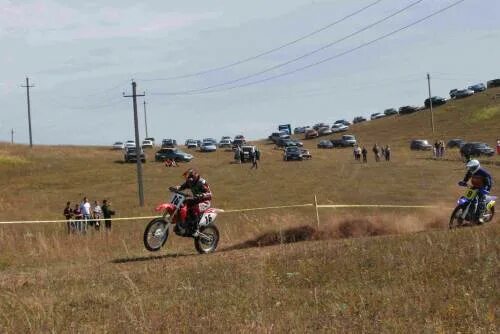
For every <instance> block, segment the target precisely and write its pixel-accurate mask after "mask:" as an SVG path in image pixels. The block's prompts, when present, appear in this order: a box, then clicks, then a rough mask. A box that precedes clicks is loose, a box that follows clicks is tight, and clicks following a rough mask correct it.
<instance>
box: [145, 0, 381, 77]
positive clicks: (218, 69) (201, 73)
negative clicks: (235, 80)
mask: <svg viewBox="0 0 500 334" xmlns="http://www.w3.org/2000/svg"><path fill="white" fill-rule="evenodd" d="M382 1H383V0H377V1H374V2H372V3H370V4H368V5H366V6H364V7H362V8H360V9H358V10H356V11H354V12H352V13H350V14H348V15H346V16H344V17H342V18H341V19H338V20H337V21H334V22H332V23H329V24H327V25H326V26H323V27H321V28H319V29H317V30H314V31H312V32H310V33H308V34H306V35H304V36H301V37H299V38H297V39H294V40H292V41H290V42H287V43H285V44H282V45H280V46H278V47H275V48H273V49H270V50H267V51H264V52H261V53H258V54H256V55H254V56H251V57H248V58H245V59H242V60H238V61H235V62H233V63H230V64H227V65H223V66H218V67H214V68H210V69H206V70H202V71H198V72H194V73H190V74H184V75H178V76H172V77H167V78H156V79H138V80H141V81H145V82H146V81H169V80H178V79H186V78H191V77H196V76H202V75H205V74H209V73H213V72H216V71H221V70H225V69H228V68H231V67H234V66H237V65H241V64H244V63H247V62H249V61H252V60H255V59H258V58H261V57H263V56H267V55H268V54H271V53H273V52H276V51H279V50H281V49H284V48H286V47H288V46H290V45H293V44H296V43H298V42H300V41H303V40H305V39H307V38H310V37H312V36H314V35H317V34H319V33H320V32H322V31H325V30H327V29H329V28H331V27H333V26H335V25H337V24H339V23H342V22H344V21H346V20H347V19H349V18H351V17H354V16H356V15H358V14H360V13H362V12H364V11H365V10H367V9H369V8H371V7H373V6H375V5H377V4H378V3H380V2H382Z"/></svg>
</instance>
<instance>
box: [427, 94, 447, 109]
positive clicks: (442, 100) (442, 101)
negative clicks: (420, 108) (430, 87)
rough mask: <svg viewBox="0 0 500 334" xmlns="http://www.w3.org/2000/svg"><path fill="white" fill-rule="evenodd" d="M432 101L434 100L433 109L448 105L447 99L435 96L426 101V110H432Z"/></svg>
mask: <svg viewBox="0 0 500 334" xmlns="http://www.w3.org/2000/svg"><path fill="white" fill-rule="evenodd" d="M431 100H432V106H433V107H437V106H440V105H443V104H446V99H445V98H443V97H439V96H433V97H432V98H431V99H429V98H426V99H425V101H424V105H425V107H426V108H430V106H431V102H430V101H431Z"/></svg>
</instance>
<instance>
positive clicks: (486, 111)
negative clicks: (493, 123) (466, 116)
mask: <svg viewBox="0 0 500 334" xmlns="http://www.w3.org/2000/svg"><path fill="white" fill-rule="evenodd" d="M497 116H500V106H499V105H497V106H491V107H486V108H483V109H479V110H477V111H475V112H474V113H473V114H472V115H471V121H473V122H481V121H488V120H490V119H492V118H494V117H497Z"/></svg>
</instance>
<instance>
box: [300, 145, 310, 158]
mask: <svg viewBox="0 0 500 334" xmlns="http://www.w3.org/2000/svg"><path fill="white" fill-rule="evenodd" d="M300 152H301V153H302V158H303V159H306V160H309V159H312V155H311V152H309V150H306V149H305V148H301V149H300Z"/></svg>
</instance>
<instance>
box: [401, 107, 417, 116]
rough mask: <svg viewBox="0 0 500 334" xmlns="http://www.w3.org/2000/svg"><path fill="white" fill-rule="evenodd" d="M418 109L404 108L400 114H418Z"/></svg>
mask: <svg viewBox="0 0 500 334" xmlns="http://www.w3.org/2000/svg"><path fill="white" fill-rule="evenodd" d="M417 111H418V108H417V107H414V106H403V107H401V108H399V114H400V115H406V114H412V113H414V112H417Z"/></svg>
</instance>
